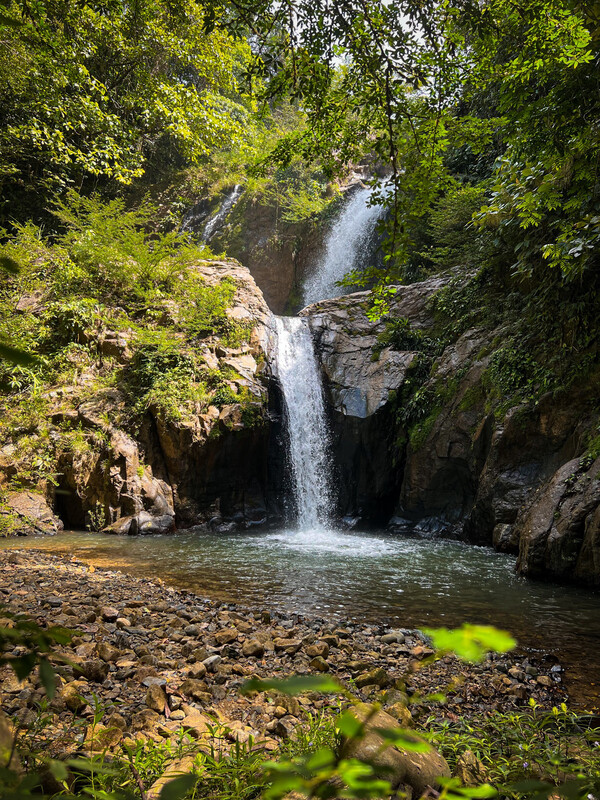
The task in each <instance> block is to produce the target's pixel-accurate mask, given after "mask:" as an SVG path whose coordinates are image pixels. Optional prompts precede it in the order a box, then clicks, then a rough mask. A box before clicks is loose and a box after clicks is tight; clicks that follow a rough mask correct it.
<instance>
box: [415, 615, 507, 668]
mask: <svg viewBox="0 0 600 800" xmlns="http://www.w3.org/2000/svg"><path fill="white" fill-rule="evenodd" d="M424 632H425V633H426V634H428V635H429V636H430V637H431V640H432V642H433V646H434V648H435V650H436V651H437V652H438V653H440V654H444V653H454V654H455V655H457V656H458V657H459V658H460V659H462V660H463V661H481V660H482V658H483V657H484V656H485V654H486V653H489V652H495V653H506V652H508V651H509V650H513V649H514V648H515V647H516V644H517V643H516V641H515V640H514V639H513V637H512V636H511V635H510V634H508V633H506V631H500V630H498V629H497V628H494V627H492V626H491V625H470V624H464V625H463V626H462V627H460V628H457V629H455V630H448V629H447V628H435V629H425V631H424Z"/></svg>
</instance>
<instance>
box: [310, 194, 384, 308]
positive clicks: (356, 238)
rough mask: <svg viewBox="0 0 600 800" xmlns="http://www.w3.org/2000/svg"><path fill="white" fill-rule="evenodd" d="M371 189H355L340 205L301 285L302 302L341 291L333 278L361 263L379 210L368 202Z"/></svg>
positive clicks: (336, 294) (335, 294) (367, 248)
mask: <svg viewBox="0 0 600 800" xmlns="http://www.w3.org/2000/svg"><path fill="white" fill-rule="evenodd" d="M371 192H372V190H371V189H366V188H365V189H358V190H357V191H355V192H354V194H353V195H352V197H351V198H350V200H348V201H347V202H346V203H345V204H344V206H343V208H342V210H341V212H340V214H339V216H338V218H337V219H336V221H335V222H334V224H333V227H332V228H331V230H330V231H329V234H328V236H327V239H326V241H325V253H324V255H323V258H322V259H321V261H320V262H319V263H318V264H317V265H316V267H315V270H314V272H313V274H312V275H311V276H310V277H309V278H308V280H307V281H306V284H305V286H304V305H309V304H310V303H316V302H318V301H319V300H327V299H328V298H330V297H339V296H340V295H343V294H345V291H344V288H343V287H339V286H336V281H340V280H341V279H342V278H343V277H344V275H346V273H348V272H351V271H352V270H354V269H360V268H361V267H363V266H365V261H366V260H367V259H368V257H369V244H370V240H371V237H372V234H373V229H374V227H375V224H376V222H377V220H378V219H379V217H380V216H381V214H382V211H383V208H382V206H380V205H374V206H370V205H369V200H370V198H371Z"/></svg>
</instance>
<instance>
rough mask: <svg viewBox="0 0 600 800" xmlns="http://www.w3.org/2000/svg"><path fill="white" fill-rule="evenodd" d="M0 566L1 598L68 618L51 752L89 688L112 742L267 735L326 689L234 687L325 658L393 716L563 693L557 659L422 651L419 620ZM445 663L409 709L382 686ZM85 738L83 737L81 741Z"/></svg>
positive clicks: (55, 569) (19, 561) (9, 676)
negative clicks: (230, 599)
mask: <svg viewBox="0 0 600 800" xmlns="http://www.w3.org/2000/svg"><path fill="white" fill-rule="evenodd" d="M0 573H1V577H2V588H3V589H6V591H5V593H4V594H5V597H6V599H5V601H4V602H5V603H6V604H7V605H8V607H9V609H10V610H13V611H18V612H23V613H26V614H29V615H31V616H33V617H34V618H35V619H37V620H38V621H40V622H41V623H43V624H48V625H51V624H52V625H54V624H58V622H59V620H61V619H64V620H68V622H69V627H71V628H73V629H76V630H77V633H76V636H75V637H74V639H73V642H72V645H70V646H67V647H65V648H64V655H66V656H67V657H68V658H70V659H71V661H72V662H73V663H74V664H75V666H70V665H68V664H67V665H65V664H62V665H59V666H58V668H57V673H58V678H57V680H58V681H59V684H60V685H59V687H58V692H57V694H56V698H55V700H53V701H52V702H51V703H50V705H49V713H50V714H51V715H52V717H53V720H54V722H53V725H54V726H55V728H54V729H52V732H53V734H54V735H53V736H52V737H51V739H50V740H49V741H48V754H49V756H50V757H56V755H57V754H58V755H60V747H61V746H64V744H63V745H60V741H61V738H60V736H59V731H60V730H61V726H64V727H65V728H66V729H68V728H69V727H71V728H72V727H73V723H74V721H76V720H77V719H83V720H85V722H87V723H89V720H90V718H91V716H92V715H93V710H92V709H93V706H94V702H95V700H94V697H95V696H96V697H97V698H98V700H99V702H100V703H101V704H103V705H105V706H106V715H105V718H104V719H103V724H104V727H105V728H108V729H110V728H117V729H118V735H117V734H115V735H114V739H111V738H110V737H111V735H112V734H109V733H108V732H105V731H103V733H102V735H103V736H104V737H107V739H108V740H110V744H109V747H115V746H120V745H119V744H114V743H115V742H116V741H117V740H118V739H119V736H121V737H122V736H123V735H125V737H126V739H127V740H129V739H131V738H132V737H133V739H135V738H136V737H137V736H140V735H143V736H146V737H148V736H149V737H150V738H152V737H155V738H156V740H158V739H160V738H162V737H165V738H169V737H174V738H176V736H177V730H178V729H179V728H181V726H183V727H184V728H185V729H186V730H189V731H190V735H192V736H194V737H198V736H201V735H206V732H207V730H208V727H207V726H213V725H214V724H215V722H214V720H215V719H220V720H221V721H222V722H223V723H224V724H225V723H227V725H228V726H229V728H230V730H231V731H233V733H232V734H231V736H232V737H233V738H232V741H233V740H236V737H237V741H244V740H247V738H246V739H245V737H249V736H250V735H252V736H255V738H257V737H259V738H261V739H265V740H266V742H267V746H268V749H272V748H273V746H275V744H274V742H275V739H285V738H288V737H289V736H291V735H292V733H293V730H294V729H295V727H296V726H297V725H298V724H300V721H301V720H302V719H303V718H305V717H306V715H307V714H309V713H310V714H314V713H316V712H319V710H320V709H326V708H328V707H330V706H333V707H335V705H336V698H335V697H331V696H328V695H320V694H316V693H313V694H309V695H305V696H302V697H300V698H292V697H285V696H283V695H278V696H275V697H272V698H271V700H272V702H269V700H268V698H267V696H265V695H263V694H259V695H256V697H254V698H252V699H251V700H248V699H246V698H245V697H243V696H241V695H240V693H239V687H240V685H241V684H242V683H243V682H244V680H245V678H246V676H253V675H256V674H260V676H261V677H270V676H273V677H278V678H281V677H284V676H285V675H288V674H294V673H300V674H307V673H309V672H313V673H315V672H316V673H321V672H328V673H330V674H332V675H333V676H335V677H336V678H337V679H338V680H339V681H340V682H341V683H342V684H345V685H346V686H348V687H349V688H350V690H351V691H353V692H354V693H356V694H357V695H358V697H359V698H361V699H366V698H373V699H374V700H377V701H378V702H381V703H382V704H383V706H384V708H386V709H388V710H389V711H390V713H391V714H392V715H393V716H394V717H395V718H396V719H398V720H399V722H400V723H401V724H409V723H410V711H412V712H413V714H414V716H415V723H416V724H418V722H419V719H421V718H425V717H427V716H428V715H429V714H431V713H435V714H436V715H437V716H448V717H449V718H450V719H452V715H453V714H454V715H456V714H457V713H459V714H461V715H468V714H469V713H478V712H480V711H481V710H486V709H489V708H490V706H492V705H493V706H494V707H496V708H498V709H501V710H508V709H511V708H515V707H522V706H525V705H527V703H528V701H529V698H530V697H533V698H534V699H535V700H536V702H537V703H539V704H540V706H541V707H542V708H548V709H549V708H552V706H555V705H557V704H559V703H560V702H562V701H563V700H564V699H566V695H565V692H564V689H563V688H562V685H561V684H558V683H557V679H560V677H561V673H562V668H561V667H560V665H557V664H555V663H553V662H550V663H552V664H553V665H552V667H550V665H549V663H548V662H547V661H545V660H544V658H542V657H538V656H536V657H532V656H530V657H529V659H524V660H522V661H519V660H518V658H517V659H514V658H513V659H512V660H511V661H510V662H509V661H507V659H506V657H503V658H499V657H494V658H493V659H488V660H486V661H484V662H483V663H482V664H481V665H476V666H471V665H465V664H462V663H460V662H458V661H457V660H456V659H454V658H452V657H444V658H442V659H440V660H438V661H436V662H434V663H433V664H427V663H426V662H425V661H424V659H425V658H426V656H427V655H429V654H430V653H431V652H432V651H431V649H430V648H429V647H428V646H427V643H426V640H425V638H424V637H422V636H420V635H419V634H418V632H416V631H408V630H402V631H397V630H389V628H388V629H387V630H386V629H385V628H383V627H382V626H375V625H369V626H366V625H362V624H360V623H354V622H353V623H352V624H350V623H346V622H344V623H341V624H340V623H336V626H328V624H327V622H325V621H323V620H318V619H306V618H303V617H300V616H299V615H279V614H275V613H270V612H254V613H253V612H252V611H251V610H245V609H243V608H241V607H239V606H236V605H234V604H231V603H228V604H219V603H217V602H213V601H207V600H205V599H202V598H199V597H198V596H196V595H194V594H192V593H190V592H185V591H175V590H172V589H170V588H168V587H165V586H163V585H158V584H156V583H152V582H150V581H147V580H139V579H136V578H135V577H133V576H130V575H126V574H123V573H119V572H116V571H112V570H107V569H103V568H97V569H96V570H95V571H94V572H91V571H90V570H89V569H88V568H87V567H86V566H85V565H83V564H82V563H80V562H78V561H76V560H70V559H69V560H67V559H63V558H61V557H59V556H55V555H51V554H45V553H41V552H34V551H27V550H25V551H16V550H13V551H3V552H0ZM41 584H44V586H43V590H44V592H43V599H41V600H40V599H39V594H40V586H41ZM16 592H19V593H20V594H16ZM90 598H94V599H95V600H93V601H92V602H94V605H95V610H93V611H91V610H90ZM66 611H69V614H66V613H65V612H66ZM17 654H18V651H16V652H15V655H17ZM511 657H512V654H511ZM456 676H461V678H462V682H461V683H456V684H455V685H454V687H453V688H451V689H450V690H448V691H447V692H446V694H447V703H446V704H445V705H441V704H439V703H437V702H433V701H432V702H429V701H427V702H423V703H422V704H419V705H413V706H411V708H410V710H409V709H407V707H406V702H407V700H408V697H407V696H406V695H405V694H403V693H402V692H400V691H398V690H397V689H394V688H388V687H393V686H395V685H396V684H397V682H398V681H400V680H404V682H405V683H406V688H407V694H411V693H413V692H416V693H420V694H421V695H427V694H429V693H431V692H435V691H440V690H445V689H446V688H447V687H448V685H449V684H450V682H451V681H452V679H453V678H455V677H456ZM0 681H1V682H2V705H3V708H4V710H5V711H6V712H7V713H9V714H10V715H15V716H17V717H18V718H19V719H22V720H26V719H29V718H30V717H32V715H33V716H34V712H33V711H32V709H31V705H32V704H34V703H36V702H39V701H40V700H41V699H42V698H43V692H42V689H41V687H40V686H39V683H38V680H37V677H36V676H35V675H34V676H33V677H32V679H31V680H26V681H18V680H16V678H15V677H14V675H13V673H12V672H11V671H10V670H9V669H8V668H7V667H3V668H1V669H0ZM117 709H118V710H117ZM205 711H206V713H205ZM207 715H210V716H207ZM117 722H118V724H117ZM232 726H233V727H232ZM249 731H254V733H252V734H251V733H250V732H249ZM96 744H97V742H96V741H95V740H94V741H92V740H91V739H90V740H88V741H87V746H89V747H90V748H91V747H95V746H96ZM219 746H220V745H219Z"/></svg>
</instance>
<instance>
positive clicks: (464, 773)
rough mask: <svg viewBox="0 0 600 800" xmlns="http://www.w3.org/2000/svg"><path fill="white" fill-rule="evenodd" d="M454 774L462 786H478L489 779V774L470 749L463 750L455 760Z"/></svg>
mask: <svg viewBox="0 0 600 800" xmlns="http://www.w3.org/2000/svg"><path fill="white" fill-rule="evenodd" d="M454 775H455V777H456V778H458V779H459V780H460V782H461V783H462V785H463V786H479V785H480V784H482V783H487V782H488V781H489V778H490V775H489V772H488V771H487V769H486V768H485V766H484V765H483V763H482V762H481V761H480V760H479V759H478V758H477V756H476V755H475V753H474V752H473V751H472V750H465V752H464V753H463V754H462V755H461V756H460V758H459V759H458V761H457V762H456V767H455V769H454Z"/></svg>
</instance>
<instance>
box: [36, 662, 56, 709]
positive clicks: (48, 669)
mask: <svg viewBox="0 0 600 800" xmlns="http://www.w3.org/2000/svg"><path fill="white" fill-rule="evenodd" d="M38 670H39V674H40V681H41V682H42V686H43V687H44V689H45V690H46V694H47V695H48V697H49V698H50V700H52V698H53V697H54V694H55V692H56V684H55V683H54V676H55V672H54V669H53V668H52V664H50V662H49V661H47V660H46V659H45V658H42V659H40V665H39V667H38Z"/></svg>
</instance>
